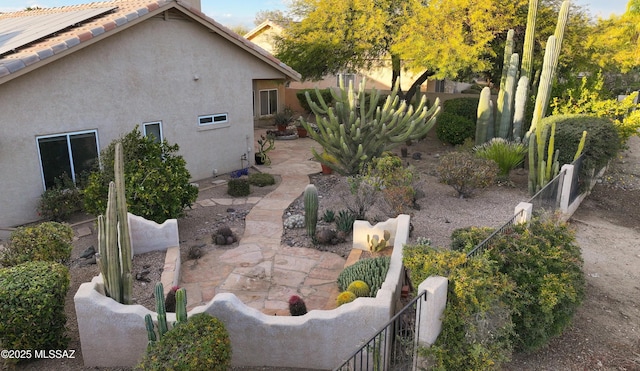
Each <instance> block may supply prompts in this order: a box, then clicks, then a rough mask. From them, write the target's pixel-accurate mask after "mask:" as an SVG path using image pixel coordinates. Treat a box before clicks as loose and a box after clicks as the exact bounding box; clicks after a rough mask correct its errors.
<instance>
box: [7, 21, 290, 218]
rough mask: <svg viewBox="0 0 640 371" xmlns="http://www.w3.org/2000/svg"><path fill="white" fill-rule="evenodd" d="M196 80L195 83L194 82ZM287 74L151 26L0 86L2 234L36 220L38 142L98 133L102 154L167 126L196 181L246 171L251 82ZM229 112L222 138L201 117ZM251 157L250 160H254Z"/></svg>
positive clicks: (183, 25) (195, 36)
mask: <svg viewBox="0 0 640 371" xmlns="http://www.w3.org/2000/svg"><path fill="white" fill-rule="evenodd" d="M196 76H197V78H196ZM280 78H284V76H283V75H282V73H280V72H278V71H277V70H275V69H274V68H272V67H270V66H269V65H267V64H266V63H265V62H263V61H261V60H259V59H258V58H256V57H254V56H252V55H250V54H249V53H248V52H246V51H245V50H243V49H241V48H239V47H237V46H235V45H233V44H232V43H230V42H228V41H226V40H225V39H223V38H222V37H220V36H218V35H216V34H214V33H212V32H211V31H209V30H208V29H206V28H205V27H203V26H201V25H199V24H197V23H195V22H193V21H190V20H187V19H186V18H184V17H170V18H169V20H164V19H162V18H152V19H149V20H146V21H144V22H142V23H140V24H138V25H135V26H133V27H131V28H128V29H126V30H123V31H121V32H120V33H118V34H115V35H112V36H110V37H108V38H106V39H103V40H101V41H99V42H97V43H95V44H93V45H91V46H88V47H86V48H84V49H82V50H79V51H77V52H74V53H72V54H70V55H67V56H66V57H63V58H61V59H59V60H57V61H55V62H52V63H50V64H48V65H46V66H43V67H41V68H38V69H36V70H34V71H32V72H30V73H28V74H26V75H23V76H21V77H18V78H16V79H14V80H12V81H9V82H7V83H4V84H2V85H0V112H2V114H1V116H0V127H1V128H2V134H0V174H1V175H2V176H0V189H1V190H2V192H0V227H7V226H14V225H18V224H22V223H25V222H28V221H33V220H36V219H38V216H37V213H36V205H37V201H38V199H39V197H40V195H41V194H42V192H43V190H44V186H43V181H42V176H41V170H40V162H39V159H38V149H37V144H36V137H37V136H40V135H52V134H63V133H69V132H74V131H81V130H93V129H96V130H97V131H98V142H99V146H100V148H101V149H102V148H103V147H106V146H107V145H108V144H109V143H110V142H111V141H112V140H114V139H116V138H118V137H120V136H122V135H124V134H126V133H127V132H129V131H131V130H132V129H133V128H134V126H135V125H141V124H142V123H144V122H150V121H159V120H161V121H162V129H163V135H164V137H165V138H166V139H167V140H168V141H169V142H170V143H178V144H179V145H180V152H179V154H180V155H182V156H183V157H184V158H185V160H186V162H187V167H188V169H189V171H190V172H191V176H192V179H194V180H195V179H202V178H206V177H208V176H211V174H212V170H213V169H214V168H216V169H218V172H219V173H224V172H228V171H232V170H236V169H239V168H240V167H241V161H240V158H241V156H242V155H243V154H244V153H245V152H247V150H248V149H250V150H253V143H254V138H253V130H252V129H253V112H252V111H253V110H252V105H253V96H252V86H253V79H280ZM214 113H227V114H228V117H229V123H228V125H227V126H226V127H220V128H217V129H210V128H203V127H198V116H199V115H206V114H214ZM248 158H253V155H252V154H250V155H249V156H248Z"/></svg>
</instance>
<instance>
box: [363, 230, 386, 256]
mask: <svg viewBox="0 0 640 371" xmlns="http://www.w3.org/2000/svg"><path fill="white" fill-rule="evenodd" d="M390 237H391V233H389V231H387V230H385V231H384V234H383V236H382V238H380V236H378V235H377V234H374V235H373V236H371V235H367V245H368V246H369V251H370V252H372V253H377V252H380V251H382V250H384V249H386V248H387V247H388V246H389V245H388V243H389V238H390Z"/></svg>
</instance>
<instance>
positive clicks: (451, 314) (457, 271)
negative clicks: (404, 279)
mask: <svg viewBox="0 0 640 371" xmlns="http://www.w3.org/2000/svg"><path fill="white" fill-rule="evenodd" d="M403 253H404V265H405V267H406V268H407V269H408V271H409V272H410V274H411V280H412V281H413V282H422V281H424V280H425V279H427V278H428V277H429V276H432V275H440V276H444V277H447V278H448V279H449V285H448V289H447V290H448V293H447V307H446V309H445V311H444V318H443V322H442V332H441V333H440V335H439V336H438V339H437V340H436V342H435V343H434V344H433V345H432V346H431V347H430V348H420V349H419V353H420V354H421V355H423V356H426V357H429V358H431V360H432V361H433V369H437V370H490V369H499V368H500V367H499V366H500V364H501V363H503V362H506V361H508V360H509V359H510V357H511V354H512V349H513V346H512V340H511V337H512V335H513V322H512V321H511V316H512V311H511V309H510V308H509V307H508V306H507V305H505V303H508V300H509V298H510V297H511V296H513V295H514V285H513V283H512V282H511V281H510V280H509V278H508V277H507V276H506V275H505V274H502V273H500V272H498V271H497V268H496V265H495V263H492V262H490V261H488V260H486V259H484V258H482V257H479V258H474V259H469V260H468V259H467V258H466V255H465V254H464V253H462V252H456V251H449V250H443V249H440V250H438V249H434V248H432V247H429V246H424V245H418V246H405V248H404V250H403Z"/></svg>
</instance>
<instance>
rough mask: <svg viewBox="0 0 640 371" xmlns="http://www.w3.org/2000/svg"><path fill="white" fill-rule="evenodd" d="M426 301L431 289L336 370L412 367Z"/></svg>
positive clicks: (397, 370)
mask: <svg viewBox="0 0 640 371" xmlns="http://www.w3.org/2000/svg"><path fill="white" fill-rule="evenodd" d="M426 301H427V292H426V291H423V292H422V293H420V295H418V296H417V297H415V298H414V299H413V300H411V302H410V303H409V304H407V305H406V306H405V307H404V308H403V309H402V310H401V311H400V312H398V313H397V314H396V315H395V316H393V318H391V320H389V322H388V323H387V324H386V325H385V326H384V328H383V329H382V330H380V331H378V333H376V334H375V335H374V336H373V337H372V338H371V339H370V340H369V341H368V342H366V343H365V344H364V345H363V346H362V347H361V348H360V349H358V350H357V351H356V352H355V353H353V354H352V355H351V357H349V358H348V359H347V360H346V361H345V362H344V363H343V364H342V365H340V366H338V367H336V368H335V369H334V371H337V370H339V371H360V370H367V371H369V370H373V371H400V370H403V371H404V370H412V369H413V365H414V358H415V356H416V353H417V351H418V336H417V334H416V329H417V328H419V327H420V317H421V316H420V313H421V312H422V306H423V305H424V304H425V303H426Z"/></svg>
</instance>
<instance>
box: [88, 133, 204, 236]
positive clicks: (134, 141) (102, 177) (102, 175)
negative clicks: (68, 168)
mask: <svg viewBox="0 0 640 371" xmlns="http://www.w3.org/2000/svg"><path fill="white" fill-rule="evenodd" d="M154 139H155V138H148V137H144V136H142V134H141V133H140V131H139V130H138V127H137V126H136V128H135V129H134V130H133V131H131V132H130V133H128V134H127V135H125V136H124V137H122V138H120V139H117V140H115V141H113V142H111V144H109V146H108V147H107V148H105V149H104V150H103V151H102V152H101V153H100V158H101V162H102V167H99V168H97V169H96V170H94V171H93V172H92V173H91V174H90V175H89V181H88V184H87V187H86V188H85V190H84V196H85V198H84V201H85V208H86V210H87V211H88V212H90V213H94V214H96V215H99V214H104V213H105V210H106V208H107V194H108V192H109V190H108V189H109V182H110V181H112V180H114V178H115V176H114V173H113V162H114V149H115V143H116V142H118V141H120V142H122V148H123V152H124V162H125V166H124V179H125V193H126V199H127V208H128V209H129V212H131V213H132V214H135V215H138V216H142V217H144V218H146V219H149V220H153V221H155V222H156V223H162V222H164V221H165V220H167V219H171V218H177V217H180V216H181V215H182V214H183V211H184V208H185V207H187V206H189V205H191V204H192V203H193V202H194V201H195V200H196V197H197V196H198V189H197V188H196V187H194V186H193V185H191V184H190V183H189V179H190V178H191V175H190V174H189V171H188V170H187V167H186V162H185V161H184V159H183V158H182V156H179V155H177V154H176V153H177V152H178V149H179V147H178V145H177V144H174V145H170V144H169V143H168V142H167V141H166V139H165V140H164V141H163V142H162V143H158V142H156V141H155V140H154Z"/></svg>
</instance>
